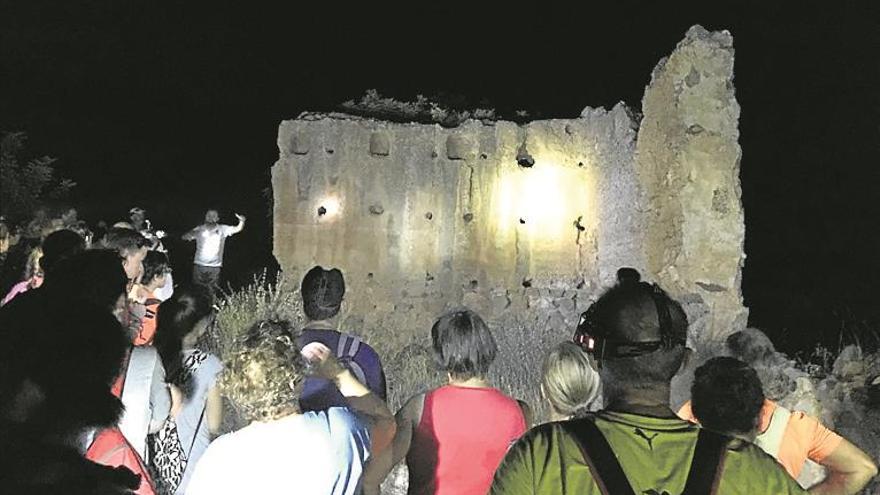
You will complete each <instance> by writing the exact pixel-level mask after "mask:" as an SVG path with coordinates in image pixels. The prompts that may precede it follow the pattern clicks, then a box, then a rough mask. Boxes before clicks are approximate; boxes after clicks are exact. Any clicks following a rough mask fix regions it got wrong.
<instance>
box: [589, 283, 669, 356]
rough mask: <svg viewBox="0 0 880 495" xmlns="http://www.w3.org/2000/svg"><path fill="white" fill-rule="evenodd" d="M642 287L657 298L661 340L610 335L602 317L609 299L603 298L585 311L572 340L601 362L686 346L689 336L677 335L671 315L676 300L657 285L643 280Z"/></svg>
mask: <svg viewBox="0 0 880 495" xmlns="http://www.w3.org/2000/svg"><path fill="white" fill-rule="evenodd" d="M638 287H639V289H641V290H640V292H642V293H643V294H647V295H650V297H651V299H652V300H653V301H654V307H655V308H656V309H657V319H658V327H659V333H660V340H653V341H642V342H629V341H626V340H621V339H614V338H610V337H609V336H608V333H609V331H608V329H607V328H603V325H602V324H601V321H600V320H601V319H602V318H601V317H600V313H602V311H601V309H602V307H603V305H604V304H605V303H606V302H607V301H605V300H603V298H600V299H599V300H598V301H596V302H595V303H593V304H592V305H591V306H590V307H589V308H588V309H587V310H586V311H585V312H584V313H583V314H581V317H580V320H579V321H578V325H577V328H576V329H575V332H574V336H573V338H572V341H573V342H574V343H575V344H577V345H578V346H580V348H581V349H583V350H584V352H586V353H588V354H591V355H593V356H594V357H596V359H597V360H599V361H601V360H602V359H603V358H605V357H612V358H623V357H636V356H642V355H644V354H650V353H652V352H654V351H657V350H659V349H661V348H663V349H671V348H672V347H674V346H676V345H684V344H685V338H684V336H681V335H676V331H675V326H674V324H673V321H672V315H671V314H670V303H672V302H673V301H672V299H670V298H669V296H667V295H666V292H664V291H663V289H661V288H660V286H658V285H657V284H647V283H645V282H639V283H638ZM633 302H634V301H633Z"/></svg>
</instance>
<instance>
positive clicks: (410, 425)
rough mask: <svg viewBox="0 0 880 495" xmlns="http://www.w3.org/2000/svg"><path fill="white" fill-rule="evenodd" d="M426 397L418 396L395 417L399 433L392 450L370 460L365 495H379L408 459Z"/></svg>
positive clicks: (365, 482) (365, 472)
mask: <svg viewBox="0 0 880 495" xmlns="http://www.w3.org/2000/svg"><path fill="white" fill-rule="evenodd" d="M424 402H425V395H424V394H419V395H416V396H414V397H412V398H410V400H408V401H407V402H406V404H404V405H403V407H401V408H400V410H399V411H397V414H396V415H395V422H396V424H397V432H396V434H395V435H394V440H393V441H392V442H391V448H390V449H386V450H385V451H384V452H382V453H381V454H379V455H378V456H375V457H373V458H372V459H370V463H369V464H367V468H366V470H365V471H364V495H379V486H380V485H381V484H382V482H383V481H384V480H385V478H386V477H388V474H389V473H390V472H391V470H392V469H394V466H396V465H397V464H398V463H399V462H400V461H402V460H403V458H404V457H406V454H407V452H409V447H410V445H411V444H412V434H413V430H414V429H415V427H416V424H417V423H418V421H419V419H420V417H421V411H422V407H423V405H424Z"/></svg>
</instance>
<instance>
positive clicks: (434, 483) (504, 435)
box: [407, 385, 526, 494]
mask: <svg viewBox="0 0 880 495" xmlns="http://www.w3.org/2000/svg"><path fill="white" fill-rule="evenodd" d="M525 430H526V422H525V418H524V417H523V413H522V409H521V408H520V405H519V403H518V402H517V401H516V400H515V399H512V398H510V397H507V396H506V395H504V394H503V393H501V392H500V391H499V390H497V389H494V388H483V387H479V388H477V387H461V386H456V385H446V386H443V387H440V388H437V389H434V390H432V391H430V392H428V393H426V394H425V398H424V406H423V408H422V417H421V420H420V421H419V423H418V425H417V426H416V427H415V429H414V430H413V436H412V446H411V447H410V451H409V454H408V456H407V465H408V466H409V479H410V482H409V487H410V489H409V493H411V494H421V493H424V494H435V493H437V494H476V493H485V492H486V490H488V488H489V484H490V483H491V481H492V474H493V473H494V472H495V469H496V468H497V467H498V464H499V463H500V462H501V459H502V458H503V457H504V454H505V453H506V452H507V449H508V448H509V447H510V445H511V443H512V442H514V441H516V439H518V438H519V436H520V435H522V433H523V432H524V431H525Z"/></svg>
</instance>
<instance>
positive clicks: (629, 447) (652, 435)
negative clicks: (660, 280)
mask: <svg viewBox="0 0 880 495" xmlns="http://www.w3.org/2000/svg"><path fill="white" fill-rule="evenodd" d="M633 272H634V270H631V269H629V270H626V271H623V272H622V273H619V274H618V280H619V283H618V284H617V285H616V286H615V287H613V288H611V289H609V290H608V291H607V292H605V293H604V294H603V295H602V296H601V297H600V298H599V300H598V301H596V303H594V304H593V305H592V306H591V307H590V308H589V309H588V310H587V312H585V313H584V314H583V315H582V316H581V322H580V323H579V325H578V331H577V333H576V334H575V341H576V342H577V343H578V344H580V345H581V346H582V347H583V348H584V350H585V351H586V352H588V353H589V354H590V355H591V356H592V358H593V359H592V360H591V363H593V364H594V366H596V367H597V368H598V371H599V375H600V377H601V379H602V388H603V394H604V404H605V405H606V407H605V409H604V410H602V411H600V412H598V413H596V414H593V415H590V416H588V417H586V418H581V419H576V420H571V421H564V422H557V423H549V424H545V425H541V426H538V427H536V428H534V429H532V430H531V431H529V432H528V433H526V434H525V435H524V436H523V437H522V438H521V439H520V440H519V442H517V443H516V444H515V445H514V446H513V447H512V448H511V450H510V451H509V452H508V454H507V456H506V457H505V459H504V461H502V463H501V466H500V467H499V468H498V470H497V471H496V473H495V480H494V483H493V485H492V490H491V493H492V494H517V495H518V494H575V493H576V494H613V495H630V494H640V495H642V494H647V495H661V494H676V495H678V494H682V495H685V494H686V495H693V494H709V493H718V494H734V493H737V494H770V493H772V494H789V493H805V492H804V491H803V490H802V489H801V488H800V486H798V484H797V483H796V482H794V481H793V480H792V479H791V478H790V477H789V476H788V475H787V474H786V473H785V471H784V470H783V469H782V468H781V467H780V466H779V465H777V464H776V463H775V462H774V461H773V459H771V458H769V457H767V456H766V455H764V454H763V452H761V450H760V449H759V448H757V447H755V446H754V445H751V444H748V443H746V442H743V441H738V440H734V439H732V438H730V437H726V436H723V435H720V434H713V433H710V432H708V431H706V430H702V429H700V428H698V427H697V426H695V425H692V424H689V423H688V422H686V421H683V420H681V419H679V418H678V417H677V416H676V415H675V413H674V412H673V411H672V410H671V409H670V408H669V391H670V381H671V380H672V377H673V376H674V375H675V374H676V373H677V372H678V370H679V369H680V368H681V367H682V365H683V363H684V361H685V359H686V356H687V354H688V352H687V350H686V349H685V337H686V334H687V317H686V316H685V313H684V311H683V310H682V308H681V306H680V305H679V304H678V303H676V302H675V301H673V300H672V299H671V298H669V296H667V295H666V293H665V292H663V291H662V290H661V289H660V288H659V287H657V286H656V285H650V284H647V283H644V282H641V281H640V276H638V273H637V272H636V273H635V274H633Z"/></svg>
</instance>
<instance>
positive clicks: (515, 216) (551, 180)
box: [495, 158, 589, 243]
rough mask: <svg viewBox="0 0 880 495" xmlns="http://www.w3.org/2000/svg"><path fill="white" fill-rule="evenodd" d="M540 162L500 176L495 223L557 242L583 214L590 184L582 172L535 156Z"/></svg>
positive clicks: (571, 231) (509, 230)
mask: <svg viewBox="0 0 880 495" xmlns="http://www.w3.org/2000/svg"><path fill="white" fill-rule="evenodd" d="M536 162H537V163H538V164H539V165H540V166H535V167H532V168H522V167H517V168H516V169H511V170H507V171H505V173H504V174H503V175H502V176H501V177H500V178H499V182H498V185H497V186H496V187H497V188H498V189H496V191H497V193H496V194H497V196H496V199H495V201H496V203H495V207H496V210H495V211H496V215H497V222H498V227H499V229H500V230H501V231H502V232H511V231H512V230H513V229H518V230H519V231H520V232H523V231H524V232H526V233H528V234H529V235H536V236H538V238H539V239H536V240H541V241H547V242H549V243H555V242H558V239H560V238H563V237H564V236H566V234H567V233H568V234H572V233H574V231H575V227H574V221H575V219H577V218H578V216H582V215H585V214H586V211H585V208H586V206H587V198H588V196H589V188H588V184H587V182H588V181H587V180H586V179H585V177H584V175H583V173H581V172H579V171H578V170H572V169H570V168H566V167H561V166H559V165H557V164H556V163H553V162H552V161H549V160H546V159H542V158H538V159H536Z"/></svg>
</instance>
